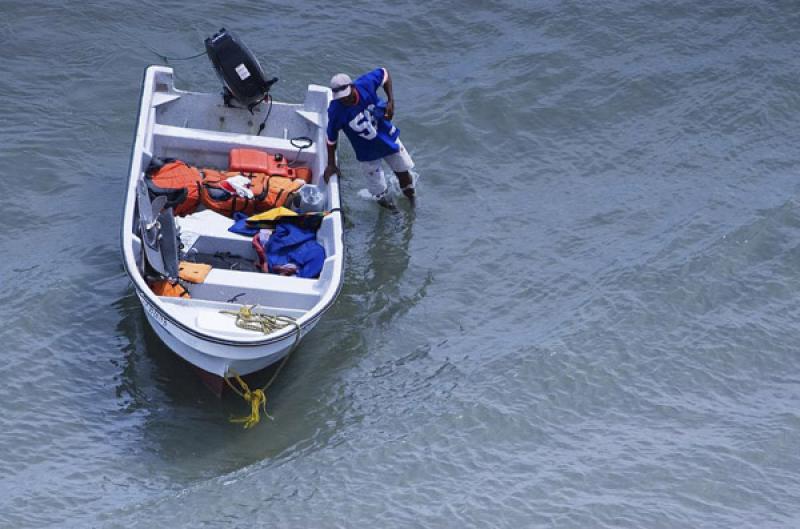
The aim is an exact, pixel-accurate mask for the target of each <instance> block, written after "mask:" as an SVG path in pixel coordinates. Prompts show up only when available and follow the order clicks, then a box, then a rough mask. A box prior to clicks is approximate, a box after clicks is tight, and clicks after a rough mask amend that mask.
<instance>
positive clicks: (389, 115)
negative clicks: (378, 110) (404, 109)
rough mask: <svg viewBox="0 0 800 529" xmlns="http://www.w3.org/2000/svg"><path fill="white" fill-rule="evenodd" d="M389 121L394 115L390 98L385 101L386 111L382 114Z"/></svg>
mask: <svg viewBox="0 0 800 529" xmlns="http://www.w3.org/2000/svg"><path fill="white" fill-rule="evenodd" d="M384 115H385V116H386V119H388V120H389V121H391V120H392V118H393V117H394V99H390V100H389V101H388V102H387V103H386V113H385V114H384Z"/></svg>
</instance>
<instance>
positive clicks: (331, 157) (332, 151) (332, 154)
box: [322, 140, 342, 184]
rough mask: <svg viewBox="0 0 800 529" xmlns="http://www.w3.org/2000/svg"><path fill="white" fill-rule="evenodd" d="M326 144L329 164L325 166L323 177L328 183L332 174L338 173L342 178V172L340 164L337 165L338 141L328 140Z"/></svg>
mask: <svg viewBox="0 0 800 529" xmlns="http://www.w3.org/2000/svg"><path fill="white" fill-rule="evenodd" d="M326 145H327V147H328V165H327V166H326V167H325V173H323V175H322V177H323V178H324V179H325V183H326V184H327V183H328V180H330V179H331V176H333V175H334V174H338V175H339V177H340V178H341V176H342V174H341V173H340V172H339V166H337V165H336V143H331V142H330V140H328V141H327V142H326Z"/></svg>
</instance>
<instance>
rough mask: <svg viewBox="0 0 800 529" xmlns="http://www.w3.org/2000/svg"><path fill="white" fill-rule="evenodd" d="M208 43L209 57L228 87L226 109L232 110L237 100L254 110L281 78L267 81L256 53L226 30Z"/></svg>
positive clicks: (222, 30)
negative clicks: (227, 107)
mask: <svg viewBox="0 0 800 529" xmlns="http://www.w3.org/2000/svg"><path fill="white" fill-rule="evenodd" d="M205 43H206V53H208V57H209V58H210V59H211V63H212V64H213V65H214V69H215V70H216V72H217V75H218V76H219V78H220V80H221V81H222V84H223V85H224V87H225V94H224V96H223V97H224V98H225V104H226V105H229V106H230V105H231V99H234V100H236V101H237V102H239V104H241V105H244V106H246V107H247V108H248V109H250V110H252V108H253V107H254V106H256V105H257V104H259V103H260V102H261V101H263V100H264V99H265V98H266V97H267V94H268V93H269V89H270V88H271V87H272V85H273V84H275V83H276V82H277V81H278V78H277V77H273V78H272V79H270V80H269V81H267V80H266V79H265V77H266V76H265V75H264V71H263V70H262V69H261V65H260V64H258V61H257V60H256V58H255V56H254V55H253V53H252V52H251V51H250V50H249V49H248V48H247V46H245V45H244V44H243V43H242V41H240V40H239V39H237V38H236V37H235V36H234V35H233V33H231V32H230V31H228V30H226V29H225V28H222V29H220V30H219V31H218V32H217V33H216V34H215V35H214V36H212V37H209V38H207V39H206V41H205Z"/></svg>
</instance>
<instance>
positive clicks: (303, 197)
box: [297, 184, 325, 213]
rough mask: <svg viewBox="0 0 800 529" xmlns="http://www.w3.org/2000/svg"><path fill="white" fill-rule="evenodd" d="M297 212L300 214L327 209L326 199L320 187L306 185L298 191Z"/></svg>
mask: <svg viewBox="0 0 800 529" xmlns="http://www.w3.org/2000/svg"><path fill="white" fill-rule="evenodd" d="M297 198H298V204H297V210H298V212H300V213H311V212H314V211H322V210H323V209H324V208H325V197H324V195H323V194H322V191H320V190H319V187H317V186H315V185H312V184H306V185H304V186H303V187H301V188H300V189H299V190H298V191H297Z"/></svg>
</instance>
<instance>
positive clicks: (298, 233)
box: [266, 222, 325, 278]
mask: <svg viewBox="0 0 800 529" xmlns="http://www.w3.org/2000/svg"><path fill="white" fill-rule="evenodd" d="M316 239H317V235H316V231H315V230H307V229H304V228H301V227H300V226H297V225H295V224H291V223H288V222H280V223H279V224H278V225H277V226H275V231H274V232H272V235H270V237H269V240H268V241H267V247H266V251H267V262H268V263H269V268H270V270H272V267H274V266H282V265H286V264H289V263H294V264H295V265H297V276H298V277H307V278H313V277H319V273H320V272H321V271H322V264H323V263H324V262H325V249H324V248H322V245H321V244H319V243H318V242H317V240H316Z"/></svg>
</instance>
